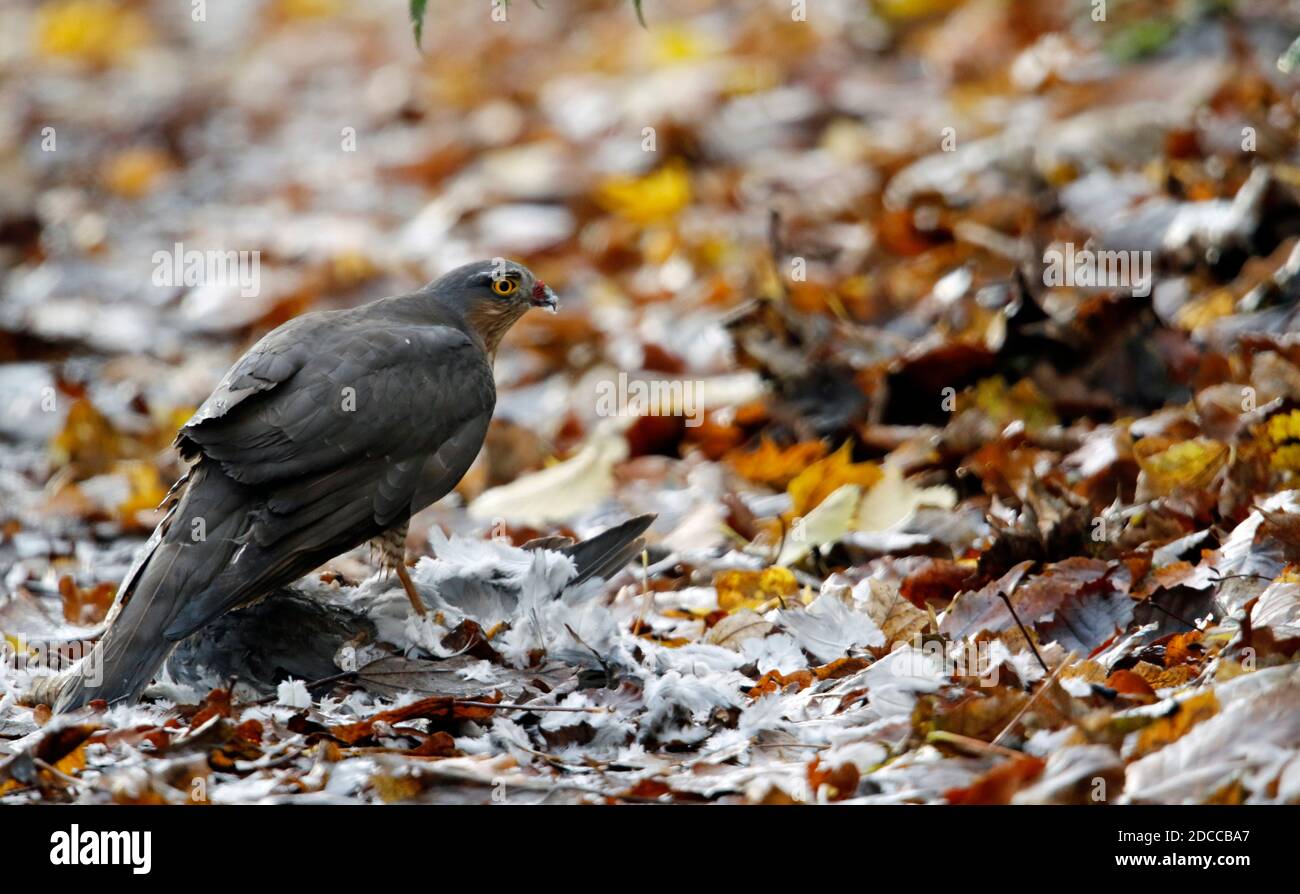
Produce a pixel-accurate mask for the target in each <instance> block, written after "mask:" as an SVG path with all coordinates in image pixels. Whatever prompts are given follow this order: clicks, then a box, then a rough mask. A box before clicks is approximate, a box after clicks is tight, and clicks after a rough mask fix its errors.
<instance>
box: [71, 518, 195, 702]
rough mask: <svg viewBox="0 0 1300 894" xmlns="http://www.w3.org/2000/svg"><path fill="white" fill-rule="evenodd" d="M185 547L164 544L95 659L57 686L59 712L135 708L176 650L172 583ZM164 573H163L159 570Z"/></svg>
mask: <svg viewBox="0 0 1300 894" xmlns="http://www.w3.org/2000/svg"><path fill="white" fill-rule="evenodd" d="M180 550H181V547H180V546H178V545H176V544H174V543H173V544H169V543H163V544H160V545H159V546H158V548H157V549H156V550H155V551H154V553H153V555H151V556H150V557H149V560H148V564H147V565H146V566H145V568H144V569H143V571H142V573H141V577H140V580H139V582H138V583H136V585H135V587H134V591H133V592H132V593H131V594H130V599H129V601H127V603H126V604H125V605H123V606H122V610H121V612H120V613H119V614H118V616H117V617H116V618H115V619H114V620H113V623H112V624H111V625H110V626H109V628H108V631H107V632H106V633H105V634H104V636H103V638H102V639H100V641H99V642H98V643H96V644H95V647H94V648H93V649H92V650H91V651H90V654H89V655H87V656H86V657H85V658H83V659H82V660H81V661H80V662H78V663H77V665H76V666H74V667H73V668H71V669H70V670H69V671H68V672H67V673H66V674H65V675H63V676H62V677H59V678H56V680H54V681H51V683H52V684H53V685H54V686H55V687H57V689H56V691H55V692H54V693H52V694H53V695H54V700H53V702H52V705H53V707H54V710H55V711H56V712H64V711H71V710H74V709H76V708H80V707H81V706H82V705H85V704H86V703H88V702H90V701H92V700H94V699H103V700H104V701H106V702H108V703H109V704H112V703H114V702H120V701H128V702H133V701H135V700H136V699H138V698H139V697H140V693H141V692H142V691H143V690H144V688H145V687H146V686H148V685H149V681H150V680H152V679H153V676H154V674H155V673H156V672H157V671H158V669H159V668H160V667H162V664H163V662H164V661H166V660H167V655H168V654H169V653H170V652H171V650H172V647H173V646H175V645H176V644H175V643H174V642H171V641H169V640H167V639H166V638H165V637H164V636H163V628H164V627H166V625H167V621H168V618H169V615H170V612H168V611H167V606H166V605H165V603H166V602H167V601H168V600H169V599H174V598H175V592H174V590H173V588H171V586H170V582H169V581H168V580H167V578H168V577H169V574H168V571H169V569H170V566H172V565H173V563H174V562H175V561H176V560H177V558H178V557H179V556H178V553H179V552H180ZM155 569H158V570H155Z"/></svg>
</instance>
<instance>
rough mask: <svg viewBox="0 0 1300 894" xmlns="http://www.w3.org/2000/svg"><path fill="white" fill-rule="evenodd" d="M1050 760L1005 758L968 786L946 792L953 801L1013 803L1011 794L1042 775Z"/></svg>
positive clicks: (946, 797) (945, 796)
mask: <svg viewBox="0 0 1300 894" xmlns="http://www.w3.org/2000/svg"><path fill="white" fill-rule="evenodd" d="M1045 766H1047V763H1046V761H1043V760H1040V759H1039V758H1036V757H1019V758H1013V759H1011V760H1007V761H1003V762H1002V763H1000V764H998V765H997V766H996V767H994V768H993V769H991V770H989V771H988V772H987V773H985V774H984V775H983V776H981V777H979V778H978V779H976V780H975V781H974V782H972V783H971V784H970V785H968V786H965V787H964V788H954V789H949V790H948V791H946V792H944V793H943V796H944V798H945V799H947V801H948V803H949V804H1010V803H1011V797H1012V796H1013V795H1014V794H1015V793H1016V792H1018V791H1020V790H1021V789H1022V788H1024V787H1025V786H1026V785H1028V784H1029V783H1031V782H1033V781H1034V780H1035V779H1037V778H1038V777H1039V776H1040V775H1042V772H1043V768H1044V767H1045Z"/></svg>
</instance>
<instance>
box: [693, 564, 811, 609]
mask: <svg viewBox="0 0 1300 894" xmlns="http://www.w3.org/2000/svg"><path fill="white" fill-rule="evenodd" d="M713 586H714V587H716V588H717V590H718V608H720V609H722V610H723V611H726V612H732V611H736V610H738V609H746V608H747V609H756V608H758V607H759V606H761V605H763V604H764V603H766V602H770V601H772V600H774V599H775V600H777V601H778V602H783V601H784V600H786V599H789V598H791V597H793V596H794V594H795V593H798V592H799V582H798V581H796V580H795V578H794V574H793V573H792V572H791V571H790V569H789V568H781V567H780V566H773V567H771V568H765V569H763V570H762V571H746V570H743V569H731V570H729V571H720V572H718V573H717V575H715V576H714V578H713Z"/></svg>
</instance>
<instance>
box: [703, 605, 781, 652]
mask: <svg viewBox="0 0 1300 894" xmlns="http://www.w3.org/2000/svg"><path fill="white" fill-rule="evenodd" d="M774 627H775V625H773V624H772V622H770V621H767V620H764V618H763V617H762V616H761V615H758V614H755V613H754V612H753V611H750V610H749V609H747V608H742V609H738V610H736V611H734V612H733V613H732V614H729V615H727V616H726V617H724V618H722V619H721V620H719V621H718V623H716V624H714V625H713V626H712V627H711V628H709V633H708V635H707V636H706V637H705V642H709V643H713V645H715V646H722V647H723V648H724V649H732V650H733V651H737V652H739V651H740V647H741V645H742V644H744V642H745V640H748V639H754V638H755V637H763V636H767V635H768V634H769V633H771V632H772V630H773V629H774Z"/></svg>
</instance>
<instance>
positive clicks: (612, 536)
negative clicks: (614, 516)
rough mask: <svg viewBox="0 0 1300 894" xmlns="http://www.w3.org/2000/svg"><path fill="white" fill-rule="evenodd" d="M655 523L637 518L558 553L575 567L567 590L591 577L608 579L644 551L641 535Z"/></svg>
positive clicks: (646, 518)
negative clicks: (576, 568) (565, 555)
mask: <svg viewBox="0 0 1300 894" xmlns="http://www.w3.org/2000/svg"><path fill="white" fill-rule="evenodd" d="M654 520H655V516H654V515H638V516H636V517H635V518H630V519H628V520H627V521H625V522H623V523H622V524H619V525H615V526H614V527H612V528H609V529H608V530H605V531H601V532H600V533H599V534H597V535H596V536H595V537H589V538H587V539H586V540H584V541H582V542H581V543H575V544H573V545H572V546H569V547H565V548H564V549H563V550H561V552H564V553H566V554H568V555H569V556H570V557H571V558H572V559H573V563H574V564H575V565H576V566H577V567H578V576H577V577H575V578H574V579H573V580H571V581H569V586H574V585H575V584H580V583H582V582H583V581H585V580H587V579H589V578H593V577H611V576H612V575H613V574H614V573H615V572H617V571H619V570H621V569H622V568H623V566H624V565H626V564H627V563H628V562H631V561H632V560H633V559H634V558H636V557H637V555H638V554H639V553H640V552H641V551H642V550H644V549H645V539H644V538H643V537H642V536H641V535H642V534H644V533H645V532H646V529H647V528H649V527H650V525H651V524H652V523H653V522H654Z"/></svg>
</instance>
